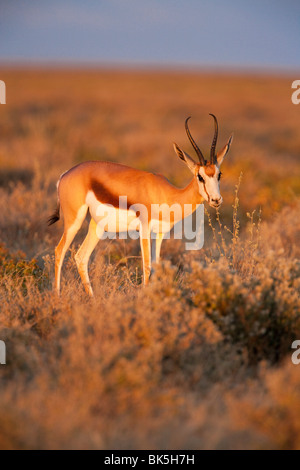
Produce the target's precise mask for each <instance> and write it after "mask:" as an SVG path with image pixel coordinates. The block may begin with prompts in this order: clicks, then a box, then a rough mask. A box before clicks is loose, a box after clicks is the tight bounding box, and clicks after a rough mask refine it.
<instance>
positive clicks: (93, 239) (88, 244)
mask: <svg viewBox="0 0 300 470" xmlns="http://www.w3.org/2000/svg"><path fill="white" fill-rule="evenodd" d="M100 237H101V234H99V233H98V232H97V224H96V222H95V221H94V219H91V221H90V225H89V230H88V233H87V236H86V237H85V239H84V241H83V243H82V245H81V246H80V248H79V250H78V251H77V253H76V255H75V261H76V264H77V269H78V272H79V274H80V277H81V280H82V282H83V285H84V288H85V290H86V292H87V293H88V294H89V295H90V296H91V297H93V296H94V293H93V289H92V286H91V283H90V279H89V272H88V263H89V259H90V256H91V254H92V252H93V251H94V249H95V247H96V245H97V243H98V241H99V239H100Z"/></svg>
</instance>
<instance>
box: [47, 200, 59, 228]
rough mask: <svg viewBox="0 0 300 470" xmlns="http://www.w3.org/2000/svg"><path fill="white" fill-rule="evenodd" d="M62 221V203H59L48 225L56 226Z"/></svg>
mask: <svg viewBox="0 0 300 470" xmlns="http://www.w3.org/2000/svg"><path fill="white" fill-rule="evenodd" d="M59 219H60V203H59V201H57V207H56V209H55V211H54V212H53V214H52V215H51V216H50V217H49V219H48V225H52V224H55V222H57V221H58V220H59Z"/></svg>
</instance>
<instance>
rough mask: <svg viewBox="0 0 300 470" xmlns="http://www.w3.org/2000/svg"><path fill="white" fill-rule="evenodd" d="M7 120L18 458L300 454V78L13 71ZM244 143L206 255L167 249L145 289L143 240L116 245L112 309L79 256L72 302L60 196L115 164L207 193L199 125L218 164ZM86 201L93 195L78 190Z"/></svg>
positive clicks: (8, 424)
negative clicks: (79, 171)
mask: <svg viewBox="0 0 300 470" xmlns="http://www.w3.org/2000/svg"><path fill="white" fill-rule="evenodd" d="M0 78H1V80H4V81H5V83H6V86H7V104H6V105H1V107H0V201H1V210H0V339H1V340H3V341H5V343H6V348H7V364H6V365H1V366H0V448H2V449H55V448H59V449H299V448H300V365H298V366H297V365H295V364H293V363H292V361H291V355H292V353H293V350H292V349H291V345H292V342H293V341H294V340H296V339H299V340H300V300H299V291H300V245H299V241H300V218H299V210H300V199H299V198H300V177H299V170H300V160H299V157H300V132H299V129H300V106H295V105H293V104H292V102H291V93H292V90H291V83H292V81H293V80H294V79H296V78H297V77H288V76H283V75H282V76H275V75H267V74H266V75H262V74H254V73H253V74H248V75H246V74H237V73H235V74H233V73H221V74H220V73H217V72H216V73H200V72H192V71H190V72H183V71H173V72H171V71H169V72H167V71H165V72H163V71H160V72H158V71H150V70H148V71H146V70H144V71H136V70H127V71H126V70H123V71H122V70H104V69H103V70H101V69H99V70H92V69H90V70H85V71H83V70H76V69H73V70H71V69H69V70H62V69H60V70H59V69H56V70H55V69H43V70H42V69H39V70H38V69H33V68H32V69H30V70H28V69H27V70H25V69H20V68H19V69H17V68H16V69H5V68H3V69H2V71H1V77H0ZM209 113H214V114H215V115H216V116H217V118H218V120H219V126H220V132H219V142H218V148H221V146H223V145H224V144H225V142H226V140H227V138H228V137H229V135H230V133H231V132H232V131H233V132H234V141H233V144H232V146H231V150H230V153H229V154H228V156H226V159H225V161H224V163H223V165H222V172H223V176H222V180H221V194H222V196H223V199H224V202H223V205H222V207H221V208H220V210H219V212H216V211H215V210H213V209H210V208H208V207H206V213H205V243H204V247H203V249H202V250H199V251H185V245H184V241H181V240H174V239H173V240H172V239H171V240H166V241H164V243H163V245H162V260H163V261H162V263H161V265H160V266H159V267H158V268H157V269H156V272H155V273H154V275H153V276H152V278H151V282H150V283H149V285H148V286H147V287H145V288H143V287H142V270H141V255H140V250H139V242H138V240H130V239H129V240H105V241H100V242H99V243H98V245H97V248H96V250H95V252H94V254H93V257H92V260H91V263H90V277H91V281H92V284H93V288H94V291H95V297H94V299H90V298H88V297H87V295H86V293H85V291H84V289H83V287H82V284H81V283H80V280H79V275H78V273H77V270H76V266H75V262H74V253H75V252H76V247H78V245H79V244H80V243H81V242H82V240H83V238H84V236H85V232H86V231H87V227H88V220H87V221H86V222H85V223H84V225H83V227H82V229H81V230H80V232H79V233H78V235H77V236H76V238H75V241H74V242H73V245H72V247H71V250H70V251H69V253H68V255H67V257H66V260H65V264H64V268H63V278H62V295H61V296H60V297H58V295H57V294H56V292H55V289H54V282H53V278H54V248H55V246H56V245H57V243H58V241H59V239H60V237H61V234H62V230H63V222H62V220H60V221H59V222H58V223H57V224H55V225H52V226H51V227H48V226H47V218H48V217H49V215H50V214H51V213H52V212H53V210H54V208H55V206H56V186H55V185H56V181H57V180H58V178H59V176H60V174H61V173H63V172H64V171H66V170H68V169H69V168H70V167H71V166H73V165H76V164H77V163H80V162H83V161H88V160H106V161H116V162H120V163H124V164H127V165H130V166H133V167H135V168H139V169H143V170H148V171H152V172H155V173H161V174H163V175H165V176H166V177H167V178H168V179H169V180H170V181H171V182H172V183H173V184H175V185H177V186H180V187H183V186H185V185H186V184H187V183H188V182H189V180H190V173H189V171H188V169H187V168H186V166H185V165H184V164H183V162H181V161H180V160H179V159H178V157H177V156H176V155H175V153H174V151H173V148H172V143H173V142H174V141H175V142H177V144H178V145H180V147H182V148H183V149H185V150H186V151H187V152H188V153H189V154H190V155H194V153H193V149H192V148H191V145H190V144H189V143H188V140H187V137H186V135H185V130H184V121H185V119H186V117H188V116H190V115H191V116H192V119H191V121H190V127H191V130H192V133H193V136H194V137H195V139H196V140H197V142H198V143H199V146H200V148H201V149H202V152H204V153H205V154H206V155H208V153H209V149H210V144H211V140H212V136H213V121H212V119H211V117H210V116H209V115H208V114H209ZM74 191H76V188H74Z"/></svg>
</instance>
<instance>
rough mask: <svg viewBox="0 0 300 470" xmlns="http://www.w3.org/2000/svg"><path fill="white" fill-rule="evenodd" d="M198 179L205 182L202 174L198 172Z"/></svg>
mask: <svg viewBox="0 0 300 470" xmlns="http://www.w3.org/2000/svg"><path fill="white" fill-rule="evenodd" d="M198 180H199V181H200V182H201V183H204V178H202V176H201V175H199V174H198Z"/></svg>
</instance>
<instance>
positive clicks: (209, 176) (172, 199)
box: [48, 114, 232, 296]
mask: <svg viewBox="0 0 300 470" xmlns="http://www.w3.org/2000/svg"><path fill="white" fill-rule="evenodd" d="M210 115H211V116H212V117H213V119H214V125H215V132H214V137H213V141H212V145H211V151H210V159H209V161H207V160H205V158H204V156H203V154H202V152H201V150H200V149H199V147H198V146H197V144H196V142H195V141H194V139H193V137H192V135H191V133H190V130H189V126H188V121H189V119H190V117H189V118H187V119H186V121H185V129H186V133H187V136H188V138H189V140H190V142H191V144H192V146H193V147H194V150H195V151H196V154H197V156H198V159H199V163H196V162H195V161H194V160H193V159H192V158H191V157H190V156H189V155H188V154H187V153H186V152H184V151H183V150H181V149H180V148H179V147H178V145H177V144H175V143H174V150H175V152H176V154H177V155H178V157H179V158H180V159H181V160H183V161H184V162H185V163H186V165H187V166H188V168H189V169H190V171H191V172H192V174H193V179H192V181H191V182H190V183H189V184H188V185H187V186H186V187H185V188H176V187H175V186H173V185H172V184H171V183H170V182H169V181H168V180H167V179H166V178H165V177H164V176H162V175H157V174H153V173H149V172H146V171H142V170H137V169H134V168H130V167H128V166H125V165H122V164H119V163H111V162H101V161H89V162H84V163H80V164H79V165H77V166H75V167H73V168H71V169H70V170H69V171H67V172H66V173H64V174H63V175H62V176H61V177H60V179H59V181H58V183H57V193H58V204H57V209H56V211H55V212H54V214H53V215H52V216H51V217H50V218H49V219H48V224H49V225H51V224H54V223H55V222H57V221H58V220H59V218H60V209H61V210H62V212H63V215H64V233H63V236H62V238H61V240H60V242H59V244H58V245H57V247H56V249H55V284H56V290H57V292H58V293H59V292H60V278H61V268H62V263H63V260H64V257H65V254H66V251H67V250H68V248H69V247H70V244H71V243H72V241H73V239H74V237H75V235H76V233H77V232H78V230H79V229H80V227H81V225H82V223H83V221H84V220H85V217H86V215H87V211H88V209H89V211H90V215H91V220H90V224H89V229H88V233H87V236H86V238H85V240H84V242H83V243H82V245H81V246H80V248H79V250H78V252H77V253H76V255H75V261H76V264H77V268H78V271H79V274H80V277H81V279H82V282H83V285H84V287H85V290H86V291H87V293H88V294H90V295H91V296H93V290H92V287H91V284H90V280H89V275H88V262H89V258H90V256H91V254H92V252H93V250H94V248H95V247H96V245H97V243H98V241H99V239H100V238H101V236H102V235H103V234H104V232H105V230H106V229H105V227H102V228H100V229H99V226H100V224H99V220H100V217H99V212H101V213H103V210H104V212H105V213H108V214H111V215H112V216H114V217H115V218H116V224H115V229H116V233H121V232H124V231H127V230H128V228H129V226H130V224H131V223H132V221H136V222H137V223H138V226H139V234H140V245H141V251H142V259H143V279H144V284H145V285H146V284H147V283H148V281H149V277H150V274H151V264H152V263H153V262H155V263H158V262H159V256H160V248H161V243H162V241H163V238H164V236H165V234H166V233H167V232H169V231H170V230H171V228H172V227H173V226H174V225H175V223H177V222H178V221H179V220H181V219H183V217H186V216H188V215H190V214H192V213H193V212H194V211H195V210H196V208H197V206H198V205H199V204H202V203H203V202H204V201H207V202H208V204H209V205H210V206H212V207H215V208H217V207H219V206H220V205H221V203H222V201H223V199H222V196H221V194H220V178H221V172H220V165H221V163H222V162H223V159H224V157H225V155H226V154H227V152H228V150H229V148H230V145H231V142H232V135H231V136H230V138H229V139H228V141H227V143H226V145H225V146H224V147H223V148H222V149H221V150H220V151H219V152H218V153H216V144H217V138H218V121H217V118H216V117H215V116H214V115H213V114H210ZM121 197H123V200H125V201H126V203H125V206H124V205H123V204H122V206H121V205H120V200H121ZM174 203H175V204H177V205H179V207H180V208H181V211H180V213H179V214H178V212H177V214H176V215H174V214H173V216H172V217H171V218H170V220H169V221H168V223H167V224H165V225H163V222H164V221H162V220H161V215H160V214H159V215H157V214H158V213H157V214H156V215H154V216H153V212H152V213H151V211H150V210H149V209H150V207H154V206H155V207H157V206H158V207H159V206H160V205H161V204H167V205H168V206H169V207H170V206H172V205H173V204H174ZM141 205H143V207H146V208H147V211H146V214H147V215H146V216H145V212H143V211H141V210H139V208H140V206H141ZM185 205H187V206H188V207H190V213H189V214H188V213H187V212H186V210H185V211H183V208H184V206H185ZM99 209H101V210H99ZM116 215H117V217H116ZM155 218H157V219H159V222H160V223H159V224H158V228H157V224H156V230H153V227H154V225H153V222H154V219H155ZM156 222H157V220H156ZM153 232H156V233H155V235H154V236H152V234H153ZM151 239H152V246H151Z"/></svg>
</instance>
